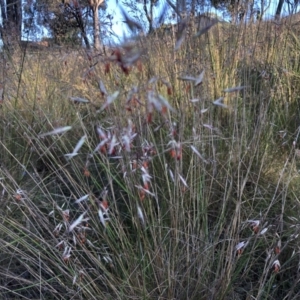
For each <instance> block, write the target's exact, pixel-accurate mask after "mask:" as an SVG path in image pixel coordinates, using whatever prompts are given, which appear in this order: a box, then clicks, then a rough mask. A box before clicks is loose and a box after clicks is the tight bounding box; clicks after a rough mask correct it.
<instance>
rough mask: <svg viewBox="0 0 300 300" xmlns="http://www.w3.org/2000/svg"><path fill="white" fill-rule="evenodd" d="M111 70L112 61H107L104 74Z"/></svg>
mask: <svg viewBox="0 0 300 300" xmlns="http://www.w3.org/2000/svg"><path fill="white" fill-rule="evenodd" d="M109 72H110V63H109V62H107V63H106V64H105V66H104V74H105V75H106V74H108V73H109Z"/></svg>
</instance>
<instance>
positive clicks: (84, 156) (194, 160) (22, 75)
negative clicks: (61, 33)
mask: <svg viewBox="0 0 300 300" xmlns="http://www.w3.org/2000/svg"><path fill="white" fill-rule="evenodd" d="M193 35H194V33H193V31H191V32H189V34H187V35H186V38H185V40H184V42H183V43H182V44H181V47H179V49H178V50H177V51H174V45H175V44H176V36H175V34H174V35H172V34H170V35H168V36H156V35H155V34H154V35H152V36H151V37H149V38H147V39H145V38H143V39H142V38H141V39H139V40H137V41H135V42H133V43H131V44H126V45H124V47H120V48H116V49H113V50H112V51H109V53H108V55H107V56H105V55H97V54H95V53H86V52H85V51H83V50H81V51H76V52H75V51H54V50H53V51H47V52H43V51H41V52H40V51H36V52H34V53H31V52H30V51H28V52H24V51H23V52H18V50H15V52H14V54H13V55H11V53H8V52H4V53H2V59H1V66H2V73H1V75H0V76H1V84H2V85H1V92H2V93H3V100H2V102H1V110H0V114H1V118H0V120H1V126H0V163H1V169H0V185H1V189H0V200H1V208H0V209H1V214H0V240H1V246H0V247H1V253H2V255H1V258H0V260H1V264H0V265H1V267H0V274H1V279H0V286H1V289H0V293H1V298H2V299H29V298H31V299H62V297H63V298H64V299H252V298H253V299H254V298H255V299H298V298H299V293H300V286H299V270H298V269H299V254H300V253H299V228H300V227H299V223H300V220H299V208H300V206H299V199H298V197H299V173H298V168H299V151H300V150H299V140H298V137H299V125H300V124H299V112H300V111H299V94H300V91H299V57H298V56H299V53H300V51H299V49H298V48H299V39H298V34H297V27H295V26H294V27H292V26H290V25H288V24H282V25H276V24H274V23H272V22H269V23H268V22H260V23H255V24H251V25H244V24H241V25H240V26H237V27H235V26H233V25H230V24H223V23H219V24H217V25H215V26H214V27H213V28H211V30H210V31H208V32H205V33H204V34H202V35H201V36H199V37H197V38H195V37H194V36H193ZM111 52H113V53H112V54H111ZM135 56H136V57H138V58H139V59H138V60H135V59H133V57H135ZM191 77H192V79H191Z"/></svg>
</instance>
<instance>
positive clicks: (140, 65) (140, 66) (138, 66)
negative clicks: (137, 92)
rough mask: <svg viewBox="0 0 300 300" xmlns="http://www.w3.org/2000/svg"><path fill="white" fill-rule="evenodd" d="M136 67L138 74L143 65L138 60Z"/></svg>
mask: <svg viewBox="0 0 300 300" xmlns="http://www.w3.org/2000/svg"><path fill="white" fill-rule="evenodd" d="M136 66H137V69H138V71H139V72H142V71H143V65H142V63H141V61H140V60H138V61H137V63H136Z"/></svg>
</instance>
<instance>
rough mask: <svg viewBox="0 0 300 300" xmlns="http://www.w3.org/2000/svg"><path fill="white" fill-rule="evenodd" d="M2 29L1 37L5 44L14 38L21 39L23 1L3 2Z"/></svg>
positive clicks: (3, 0)
mask: <svg viewBox="0 0 300 300" xmlns="http://www.w3.org/2000/svg"><path fill="white" fill-rule="evenodd" d="M0 5H1V17H2V28H1V35H2V39H3V41H4V42H8V39H9V40H11V39H12V38H14V39H16V40H20V39H21V29H22V10H21V0H6V1H5V0H1V2H0Z"/></svg>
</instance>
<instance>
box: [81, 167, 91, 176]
mask: <svg viewBox="0 0 300 300" xmlns="http://www.w3.org/2000/svg"><path fill="white" fill-rule="evenodd" d="M83 175H84V176H85V177H90V176H91V173H90V171H89V170H88V169H87V168H84V170H83Z"/></svg>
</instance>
